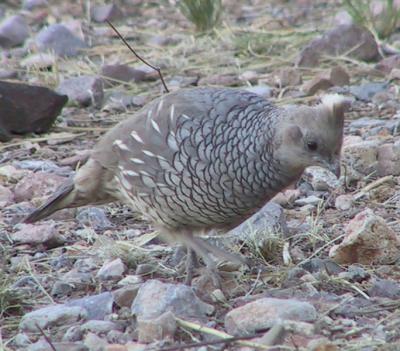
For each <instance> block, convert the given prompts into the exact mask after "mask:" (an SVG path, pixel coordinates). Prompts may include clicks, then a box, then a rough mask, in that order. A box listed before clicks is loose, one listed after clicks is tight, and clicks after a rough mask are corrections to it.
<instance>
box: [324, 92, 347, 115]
mask: <svg viewBox="0 0 400 351" xmlns="http://www.w3.org/2000/svg"><path fill="white" fill-rule="evenodd" d="M321 102H322V105H324V106H326V107H327V108H329V110H331V111H333V110H334V109H335V108H338V107H343V108H346V107H347V106H348V105H350V99H349V98H348V97H346V96H344V95H339V94H328V95H325V96H323V97H322V98H321Z"/></svg>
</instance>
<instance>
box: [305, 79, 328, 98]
mask: <svg viewBox="0 0 400 351" xmlns="http://www.w3.org/2000/svg"><path fill="white" fill-rule="evenodd" d="M331 87H333V84H332V82H331V81H330V80H329V79H326V78H325V77H322V76H316V77H314V78H313V79H312V80H309V81H307V82H305V83H304V85H303V87H302V89H303V91H304V93H305V94H306V95H314V94H315V93H316V92H318V91H319V90H322V91H325V90H328V89H329V88H331Z"/></svg>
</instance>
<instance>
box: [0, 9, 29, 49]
mask: <svg viewBox="0 0 400 351" xmlns="http://www.w3.org/2000/svg"><path fill="white" fill-rule="evenodd" d="M29 32H30V29H29V26H28V23H27V22H26V20H25V18H24V17H23V16H20V15H16V16H12V17H9V18H7V19H5V20H4V21H3V22H2V23H0V46H1V47H3V48H10V47H13V46H17V45H21V44H23V43H24V42H25V40H26V39H27V38H28V37H29Z"/></svg>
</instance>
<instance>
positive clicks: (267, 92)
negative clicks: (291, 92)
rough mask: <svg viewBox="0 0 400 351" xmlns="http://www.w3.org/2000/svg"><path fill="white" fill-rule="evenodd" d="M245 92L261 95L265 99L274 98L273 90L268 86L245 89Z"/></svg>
mask: <svg viewBox="0 0 400 351" xmlns="http://www.w3.org/2000/svg"><path fill="white" fill-rule="evenodd" d="M244 90H247V91H249V92H250V93H253V94H257V95H260V96H262V97H264V98H269V97H271V96H272V89H271V87H269V86H268V85H255V86H252V87H248V88H245V89H244Z"/></svg>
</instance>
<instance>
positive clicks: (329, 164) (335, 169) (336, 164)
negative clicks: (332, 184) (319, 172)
mask: <svg viewBox="0 0 400 351" xmlns="http://www.w3.org/2000/svg"><path fill="white" fill-rule="evenodd" d="M318 161H319V162H318V164H319V166H321V167H323V168H326V169H327V170H329V171H331V172H332V173H333V174H334V175H335V176H336V177H337V178H338V179H339V178H340V159H335V160H332V161H327V160H325V159H322V160H321V159H319V160H318Z"/></svg>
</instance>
